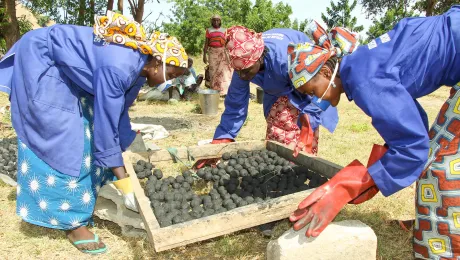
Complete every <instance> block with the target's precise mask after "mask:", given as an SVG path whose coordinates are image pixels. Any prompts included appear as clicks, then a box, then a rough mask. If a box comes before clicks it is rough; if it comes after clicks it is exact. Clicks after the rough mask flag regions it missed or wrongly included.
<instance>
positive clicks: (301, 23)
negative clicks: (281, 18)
mask: <svg viewBox="0 0 460 260" xmlns="http://www.w3.org/2000/svg"><path fill="white" fill-rule="evenodd" d="M311 22H313V19H309V18H307V19H305V20H303V21H302V22H300V24H299V29H298V31H301V32H305V27H306V26H307V24H309V23H311Z"/></svg>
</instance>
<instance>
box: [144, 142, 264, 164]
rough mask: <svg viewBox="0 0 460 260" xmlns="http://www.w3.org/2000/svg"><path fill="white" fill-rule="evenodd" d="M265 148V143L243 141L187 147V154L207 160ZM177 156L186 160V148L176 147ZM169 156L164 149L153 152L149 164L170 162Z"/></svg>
mask: <svg viewBox="0 0 460 260" xmlns="http://www.w3.org/2000/svg"><path fill="white" fill-rule="evenodd" d="M264 148H265V141H245V142H233V143H225V144H207V145H202V146H191V147H188V150H189V152H190V153H191V155H192V156H193V157H194V158H195V160H200V159H209V158H217V157H221V156H222V154H224V153H226V152H230V153H232V152H236V151H238V150H240V149H242V150H258V149H264ZM177 156H178V157H179V159H181V160H187V159H188V155H187V147H178V148H177ZM172 160H173V158H172V156H171V154H169V152H168V151H167V150H166V149H162V150H160V151H153V152H151V154H150V162H151V163H155V162H162V161H172Z"/></svg>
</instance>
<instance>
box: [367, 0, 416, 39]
mask: <svg viewBox="0 0 460 260" xmlns="http://www.w3.org/2000/svg"><path fill="white" fill-rule="evenodd" d="M413 16H415V14H414V12H413V11H409V12H406V11H405V10H404V8H403V7H400V8H398V9H389V10H388V11H386V13H385V15H384V16H383V17H381V18H379V19H375V18H374V19H373V22H374V24H373V25H372V26H371V27H369V30H368V32H367V33H366V34H367V41H371V40H373V39H375V38H377V37H379V36H380V35H382V34H384V33H386V32H388V31H390V30H391V29H393V27H394V26H395V25H396V23H398V22H399V21H400V20H401V19H403V18H406V17H413Z"/></svg>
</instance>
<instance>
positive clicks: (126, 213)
mask: <svg viewBox="0 0 460 260" xmlns="http://www.w3.org/2000/svg"><path fill="white" fill-rule="evenodd" d="M94 215H95V216H97V217H98V218H100V219H103V220H107V221H111V222H114V223H116V224H117V225H118V226H120V227H121V232H122V234H123V235H124V236H129V237H145V236H146V235H147V233H146V232H145V225H144V222H143V220H142V217H141V215H140V214H139V213H137V212H134V211H132V210H129V209H127V208H126V207H125V204H124V202H123V197H122V195H121V194H120V193H119V192H118V190H117V189H116V188H115V186H113V184H109V185H105V186H104V187H102V188H101V189H100V191H99V197H98V199H97V202H96V208H95V209H94Z"/></svg>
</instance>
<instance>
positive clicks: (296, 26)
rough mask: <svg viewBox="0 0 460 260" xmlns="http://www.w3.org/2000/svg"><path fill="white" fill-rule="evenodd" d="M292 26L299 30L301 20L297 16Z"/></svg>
mask: <svg viewBox="0 0 460 260" xmlns="http://www.w3.org/2000/svg"><path fill="white" fill-rule="evenodd" d="M291 28H292V29H294V30H297V31H298V30H299V20H297V18H295V19H294V21H292V25H291Z"/></svg>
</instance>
